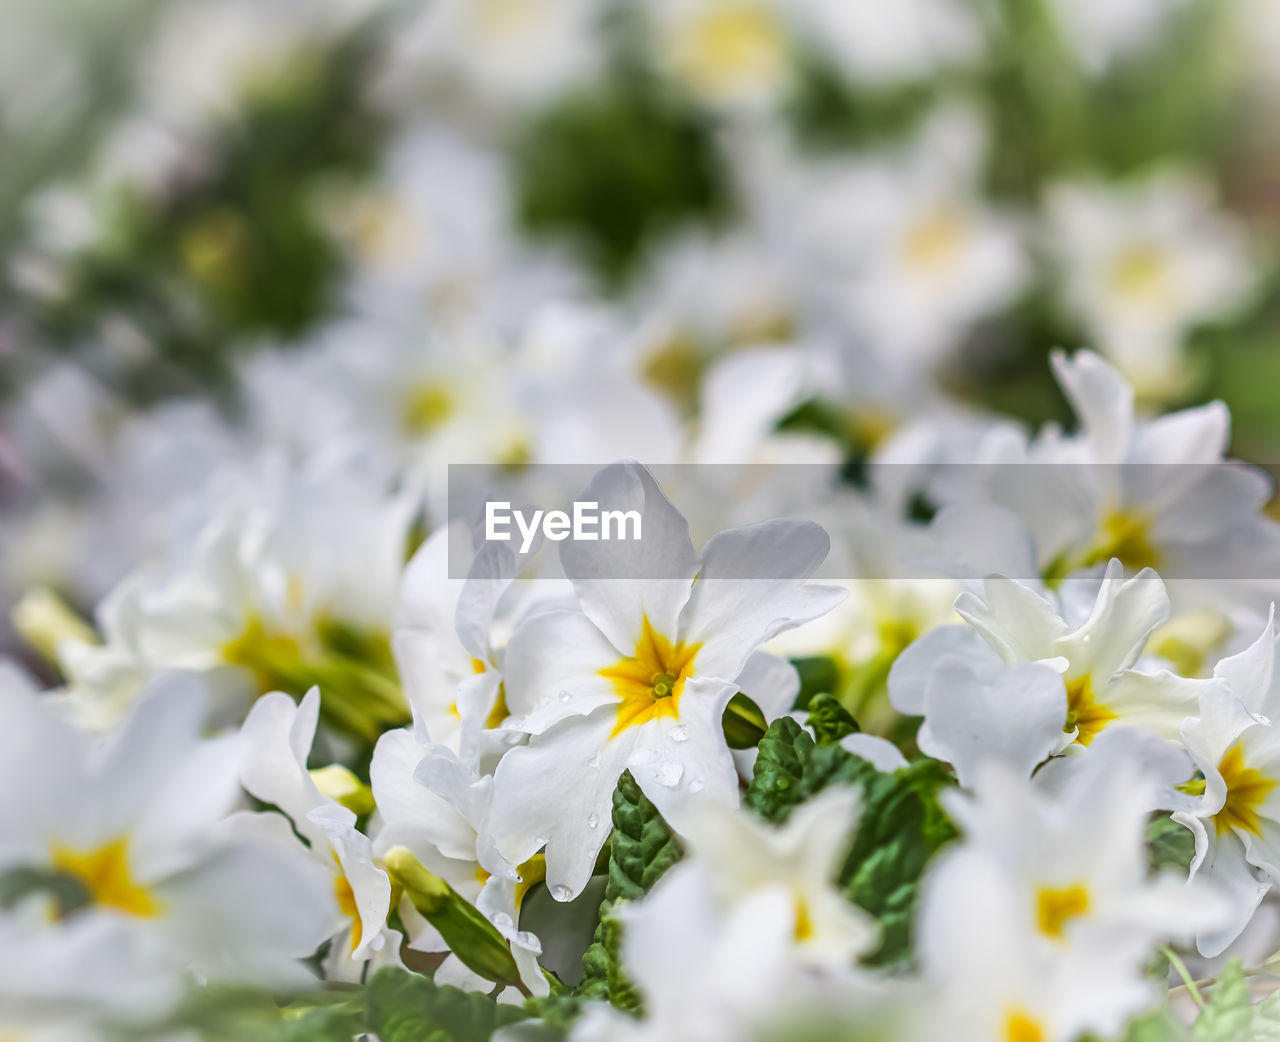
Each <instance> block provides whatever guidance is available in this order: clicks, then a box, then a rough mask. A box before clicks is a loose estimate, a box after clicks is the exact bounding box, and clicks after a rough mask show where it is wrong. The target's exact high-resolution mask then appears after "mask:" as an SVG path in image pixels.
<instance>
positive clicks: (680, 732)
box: [667, 724, 689, 742]
mask: <svg viewBox="0 0 1280 1042" xmlns="http://www.w3.org/2000/svg"><path fill="white" fill-rule="evenodd" d="M667 734H669V735H670V736H671V740H672V741H673V742H687V741H688V740H689V728H687V727H685V726H684V724H676V726H675V727H673V728H671V730H670V731H668V732H667Z"/></svg>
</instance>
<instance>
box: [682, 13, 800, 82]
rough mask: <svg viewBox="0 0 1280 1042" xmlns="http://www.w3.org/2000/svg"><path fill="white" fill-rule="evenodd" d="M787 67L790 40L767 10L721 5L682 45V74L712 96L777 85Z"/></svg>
mask: <svg viewBox="0 0 1280 1042" xmlns="http://www.w3.org/2000/svg"><path fill="white" fill-rule="evenodd" d="M787 64H788V61H787V40H786V34H785V33H784V32H783V29H782V26H781V25H780V24H779V22H778V19H777V17H776V16H775V15H774V14H773V12H771V11H770V10H769V9H768V8H766V7H765V6H764V5H763V4H758V3H751V2H736V3H735V2H731V0H730V2H725V3H721V4H717V5H715V6H714V7H712V9H711V10H709V11H708V12H707V13H706V14H704V15H703V16H702V17H700V18H696V19H695V20H694V22H693V24H692V25H691V26H690V27H689V29H688V31H687V34H686V35H685V36H684V38H683V39H681V40H680V41H678V42H677V53H676V68H677V70H678V72H679V73H680V75H681V76H682V77H684V79H686V80H687V81H688V82H689V83H690V84H691V85H692V86H693V87H694V88H695V89H697V90H702V91H707V92H709V93H717V92H720V91H724V90H731V89H733V88H734V87H738V86H742V85H748V84H753V83H758V82H766V83H768V82H774V81H776V80H778V79H781V78H782V77H783V76H784V75H785V72H786V69H787Z"/></svg>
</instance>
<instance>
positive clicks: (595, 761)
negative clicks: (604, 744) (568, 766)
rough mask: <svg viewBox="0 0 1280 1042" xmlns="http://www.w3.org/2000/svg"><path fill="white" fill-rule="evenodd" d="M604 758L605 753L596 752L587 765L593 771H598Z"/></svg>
mask: <svg viewBox="0 0 1280 1042" xmlns="http://www.w3.org/2000/svg"><path fill="white" fill-rule="evenodd" d="M603 759H604V756H603V754H602V753H600V752H596V753H594V754H593V755H592V757H591V759H590V760H588V761H587V766H588V767H590V768H591V769H592V770H593V771H598V770H600V762H601V761H602V760H603Z"/></svg>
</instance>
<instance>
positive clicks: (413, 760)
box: [369, 727, 549, 995]
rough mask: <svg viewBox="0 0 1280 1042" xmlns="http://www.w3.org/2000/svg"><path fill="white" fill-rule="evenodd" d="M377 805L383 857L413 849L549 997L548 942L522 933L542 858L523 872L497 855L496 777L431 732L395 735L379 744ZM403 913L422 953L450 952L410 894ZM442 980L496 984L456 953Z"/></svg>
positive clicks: (475, 986)
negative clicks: (543, 962) (542, 963)
mask: <svg viewBox="0 0 1280 1042" xmlns="http://www.w3.org/2000/svg"><path fill="white" fill-rule="evenodd" d="M369 776H370V782H371V784H372V787H373V794H374V799H375V801H376V802H377V805H378V818H377V821H378V830H377V833H376V835H375V837H374V845H373V848H374V850H375V852H376V853H377V854H378V855H379V856H381V855H383V854H386V853H387V852H388V851H389V850H391V849H392V848H395V847H404V848H406V849H407V850H408V851H409V852H410V853H411V854H412V855H413V856H414V857H415V858H416V859H417V860H418V861H419V863H421V864H422V865H423V866H424V867H426V868H427V869H428V870H429V871H431V872H433V873H434V874H435V875H437V876H439V877H440V878H441V879H443V880H445V882H447V883H448V884H449V885H450V886H451V887H453V889H454V890H455V891H456V892H457V893H458V894H459V895H460V896H461V897H463V898H464V899H465V900H468V901H471V902H472V903H474V904H475V906H476V907H477V908H478V909H479V910H480V911H481V912H483V913H484V915H485V916H486V917H487V918H488V919H489V921H490V922H491V923H492V924H493V925H494V927H495V928H496V929H497V930H498V932H499V933H500V934H502V936H503V937H504V938H505V939H506V940H507V942H508V944H509V945H510V947H511V954H512V956H513V957H514V959H515V961H516V966H517V968H518V970H519V972H520V978H521V981H522V983H523V984H524V986H525V987H526V988H527V989H528V990H529V992H530V993H531V994H534V995H545V994H547V993H548V988H549V985H548V984H547V981H546V978H545V977H543V975H542V970H541V968H540V967H539V965H538V958H539V956H541V954H542V942H541V941H540V940H539V938H538V937H537V935H536V934H533V933H531V932H529V931H528V930H522V929H520V912H521V906H522V905H523V903H524V898H525V895H526V894H527V893H528V892H529V889H530V888H531V887H532V886H534V885H536V884H538V883H540V882H542V880H543V877H544V874H545V870H544V861H543V859H542V858H541V857H540V856H536V857H533V858H530V859H529V860H528V861H526V862H525V863H523V864H521V865H519V866H516V865H513V864H511V863H510V862H508V861H507V860H506V859H505V858H503V856H502V855H501V853H499V851H498V850H497V848H496V846H495V844H494V842H493V838H492V834H491V832H490V829H489V818H490V814H491V811H492V806H493V796H494V792H493V778H492V776H490V775H486V774H481V773H480V772H479V771H478V770H476V768H475V766H474V765H472V764H469V763H467V762H464V761H463V760H461V759H459V758H458V756H457V755H456V754H455V753H454V752H453V751H452V750H451V749H448V748H446V747H445V746H443V745H437V744H434V743H432V742H431V741H429V740H428V738H427V736H426V733H425V730H424V729H423V728H421V727H420V728H419V729H418V733H417V734H411V733H410V732H409V731H404V730H401V731H388V732H387V733H386V734H384V735H383V736H382V738H381V739H379V741H378V745H377V748H376V749H375V750H374V754H373V763H372V765H371V767H370V770H369ZM398 910H399V913H400V917H401V919H402V921H403V922H404V923H405V928H406V930H407V932H408V935H409V946H410V947H411V948H414V949H416V950H418V951H426V952H443V951H448V945H447V944H446V943H445V941H444V938H443V937H441V936H440V934H439V933H438V931H437V930H436V929H435V927H433V926H432V925H431V924H430V923H429V922H427V921H426V920H425V919H424V918H423V917H422V916H421V915H420V914H419V913H418V912H417V910H416V909H415V908H414V907H413V904H412V902H411V901H410V899H409V897H408V896H407V895H405V896H403V897H402V898H401V900H400V903H399V905H398ZM436 980H438V981H440V982H441V983H445V982H447V983H450V984H454V985H456V986H458V987H461V988H467V989H470V990H476V991H489V990H491V989H492V987H493V983H492V981H487V980H485V979H484V978H482V977H479V976H478V975H476V974H475V973H473V972H472V971H471V970H470V969H468V968H467V967H466V966H465V965H464V964H463V962H462V960H461V959H459V958H458V957H457V956H456V955H451V956H450V957H449V958H448V959H446V960H445V962H444V963H443V964H442V965H441V966H440V968H439V969H438V970H437V971H436Z"/></svg>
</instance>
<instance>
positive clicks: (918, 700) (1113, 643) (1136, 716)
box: [889, 560, 1208, 785]
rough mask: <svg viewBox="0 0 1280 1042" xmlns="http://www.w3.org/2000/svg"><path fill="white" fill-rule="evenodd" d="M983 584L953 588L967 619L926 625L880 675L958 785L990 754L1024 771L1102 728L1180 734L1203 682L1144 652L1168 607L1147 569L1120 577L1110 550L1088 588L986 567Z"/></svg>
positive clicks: (1082, 744)
mask: <svg viewBox="0 0 1280 1042" xmlns="http://www.w3.org/2000/svg"><path fill="white" fill-rule="evenodd" d="M983 590H984V595H983V596H982V597H979V596H978V595H977V594H975V593H972V592H969V591H966V592H964V593H961V594H960V596H959V597H958V598H956V604H955V608H956V612H957V613H958V614H959V615H960V616H961V617H962V618H963V619H964V620H965V622H966V623H968V626H967V627H959V626H948V627H939V628H938V629H935V630H932V631H930V632H929V633H927V634H925V635H924V636H923V637H921V638H920V639H919V640H918V641H916V642H915V643H914V644H913V645H912V646H911V647H909V648H908V649H907V650H906V651H904V652H903V654H902V655H901V656H900V657H899V658H898V660H897V661H896V662H895V663H894V665H893V668H892V670H891V671H890V674H889V697H890V699H891V700H892V702H893V705H894V707H895V708H896V709H897V710H898V711H899V712H901V713H905V714H907V715H911V716H923V717H924V724H923V725H922V727H921V729H920V735H919V742H920V748H921V749H922V750H923V751H924V752H926V753H928V754H929V755H931V756H935V757H937V758H939V759H942V760H946V761H947V762H949V763H951V764H952V765H954V766H955V768H956V772H957V775H958V776H959V778H960V781H961V784H964V785H968V784H971V783H972V781H973V779H974V778H975V777H976V773H977V771H978V770H979V769H980V767H981V765H982V764H983V763H984V762H985V761H987V760H999V761H1002V762H1004V763H1005V764H1006V765H1008V766H1009V767H1010V768H1012V769H1014V770H1015V771H1016V772H1017V773H1020V774H1022V775H1023V776H1029V775H1030V773H1031V771H1032V770H1033V769H1034V768H1035V767H1036V766H1037V765H1038V764H1039V763H1041V762H1042V761H1043V760H1044V759H1046V758H1047V757H1049V756H1051V755H1054V754H1056V753H1060V752H1063V751H1065V750H1067V749H1068V748H1074V747H1087V746H1088V745H1090V744H1091V743H1092V742H1093V741H1094V740H1095V739H1096V738H1097V737H1098V735H1099V734H1101V733H1103V731H1104V730H1105V729H1107V728H1109V727H1123V726H1130V727H1140V728H1143V729H1145V730H1147V731H1150V732H1153V733H1154V734H1156V735H1159V736H1161V737H1163V738H1165V739H1167V740H1169V741H1173V742H1176V741H1178V740H1179V734H1180V728H1181V726H1182V724H1183V722H1184V721H1185V720H1186V719H1187V718H1188V717H1191V716H1193V715H1194V714H1195V712H1196V708H1197V704H1198V699H1199V697H1200V694H1201V692H1202V691H1204V689H1205V687H1206V684H1207V683H1208V682H1207V681H1202V680H1193V679H1187V678H1184V677H1179V676H1177V675H1175V674H1174V673H1172V672H1170V671H1169V670H1168V669H1163V668H1160V663H1158V662H1157V661H1152V660H1150V659H1148V660H1147V661H1146V662H1143V661H1142V660H1143V655H1144V652H1145V650H1146V646H1147V641H1148V639H1149V638H1150V636H1151V634H1152V633H1153V632H1154V631H1155V630H1156V628H1157V627H1158V626H1160V624H1161V623H1163V622H1164V621H1165V620H1166V619H1167V618H1168V617H1169V598H1168V596H1167V595H1166V593H1165V590H1164V584H1163V583H1162V582H1161V581H1160V577H1159V576H1158V575H1157V574H1156V573H1155V572H1153V571H1151V570H1150V569H1144V570H1143V571H1141V572H1139V573H1138V574H1137V575H1135V576H1134V577H1133V578H1131V579H1127V580H1126V579H1125V578H1124V574H1123V569H1122V567H1121V565H1120V562H1119V561H1114V560H1113V561H1112V562H1111V563H1110V564H1109V565H1108V567H1107V571H1106V575H1105V576H1104V577H1103V579H1102V583H1101V585H1100V586H1099V587H1098V588H1097V590H1096V593H1095V594H1093V595H1092V596H1087V597H1085V596H1077V595H1074V594H1078V593H1079V592H1080V591H1072V590H1069V591H1068V596H1064V597H1062V598H1055V597H1054V596H1053V595H1051V594H1048V593H1046V592H1043V591H1039V590H1036V589H1033V588H1031V587H1029V586H1025V585H1023V584H1022V583H1019V582H1016V581H1014V580H1013V579H1009V578H1005V577H1004V576H988V577H987V578H986V580H984V582H983ZM1140 666H1141V667H1142V668H1139V667H1140Z"/></svg>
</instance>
